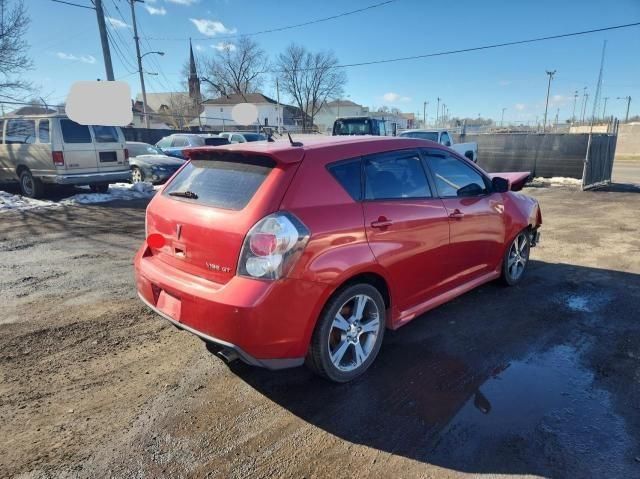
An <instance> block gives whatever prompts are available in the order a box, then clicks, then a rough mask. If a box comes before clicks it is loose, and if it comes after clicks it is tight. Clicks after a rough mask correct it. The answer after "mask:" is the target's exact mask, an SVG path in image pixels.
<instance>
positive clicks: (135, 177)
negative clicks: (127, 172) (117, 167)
mask: <svg viewBox="0 0 640 479" xmlns="http://www.w3.org/2000/svg"><path fill="white" fill-rule="evenodd" d="M131 181H132V182H133V183H140V182H141V181H142V171H140V170H139V169H138V168H133V169H132V170H131Z"/></svg>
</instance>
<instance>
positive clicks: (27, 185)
mask: <svg viewBox="0 0 640 479" xmlns="http://www.w3.org/2000/svg"><path fill="white" fill-rule="evenodd" d="M22 191H23V192H24V194H25V196H33V178H32V177H31V175H29V174H26V175H22Z"/></svg>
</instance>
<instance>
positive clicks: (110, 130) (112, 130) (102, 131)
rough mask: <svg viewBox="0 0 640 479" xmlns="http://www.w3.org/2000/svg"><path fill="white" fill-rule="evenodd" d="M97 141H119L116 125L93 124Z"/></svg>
mask: <svg viewBox="0 0 640 479" xmlns="http://www.w3.org/2000/svg"><path fill="white" fill-rule="evenodd" d="M91 128H93V135H94V136H95V137H96V143H118V130H116V127H115V126H102V125H93V126H92V127H91Z"/></svg>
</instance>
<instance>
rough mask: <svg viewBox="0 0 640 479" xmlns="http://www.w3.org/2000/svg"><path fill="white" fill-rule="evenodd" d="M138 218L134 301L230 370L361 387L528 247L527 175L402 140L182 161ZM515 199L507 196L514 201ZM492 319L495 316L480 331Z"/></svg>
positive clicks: (532, 210) (531, 223)
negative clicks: (425, 317) (401, 345)
mask: <svg viewBox="0 0 640 479" xmlns="http://www.w3.org/2000/svg"><path fill="white" fill-rule="evenodd" d="M189 154H190V155H191V158H192V160H191V162H190V163H188V164H186V165H185V167H184V168H183V169H182V170H180V172H179V173H177V174H176V175H175V176H174V177H173V178H172V179H171V180H170V181H169V182H168V183H167V185H166V186H165V188H164V190H163V191H162V193H161V194H158V195H156V196H155V197H154V198H153V199H152V201H151V202H150V204H149V206H148V207H147V212H146V229H147V234H148V236H147V238H146V240H145V242H144V243H143V244H142V246H141V247H140V249H139V250H138V252H137V254H136V257H135V261H134V264H135V277H136V284H137V290H138V294H139V296H140V298H141V299H142V301H143V302H144V303H146V304H147V305H148V306H149V307H150V308H151V309H153V310H154V311H156V312H157V313H158V314H160V315H161V316H162V317H164V318H166V319H167V320H169V321H170V322H171V323H173V324H174V325H175V326H177V327H178V328H180V329H184V330H186V331H189V332H191V333H194V334H196V335H197V336H199V337H200V338H202V339H203V340H204V341H205V342H206V343H207V344H208V347H209V348H210V350H212V351H218V352H220V353H221V354H222V355H223V356H224V357H226V358H227V359H228V360H230V359H233V358H238V357H239V358H240V359H242V360H243V361H245V362H247V363H249V364H252V365H257V366H264V367H267V368H272V369H277V368H284V367H292V366H298V365H301V364H303V363H305V362H306V364H307V365H308V366H309V367H310V368H311V369H312V370H313V371H315V372H317V373H318V374H320V375H322V376H324V377H326V378H328V379H331V380H333V381H338V382H345V381H349V380H351V379H354V378H355V377H357V376H358V375H360V374H362V373H363V372H364V371H365V370H366V369H367V368H368V367H369V366H370V365H371V363H372V362H373V361H374V359H375V357H376V355H377V354H378V351H379V349H380V345H381V344H382V339H383V336H384V333H385V328H390V329H396V328H398V327H400V326H403V325H404V324H407V323H408V322H409V321H411V320H413V319H415V318H417V317H418V316H420V315H421V314H422V313H424V312H425V311H428V310H429V309H432V308H434V307H436V306H438V305H440V304H442V303H444V302H446V301H449V300H450V299H452V298H454V297H456V296H458V295H460V294H462V293H464V292H466V291H469V290H471V289H473V288H475V287H477V286H479V285H481V284H483V283H486V282H488V281H492V280H495V279H498V278H501V279H502V281H503V282H504V283H505V284H507V285H514V284H517V283H519V282H520V281H521V280H522V278H523V276H524V273H525V269H526V267H527V264H528V260H529V250H530V247H531V246H534V245H535V244H536V243H537V242H538V239H539V234H538V228H539V227H540V225H541V223H542V216H541V213H540V208H539V206H538V203H537V201H536V200H534V199H533V198H530V197H527V196H525V195H523V194H521V193H514V192H513V190H519V189H520V188H522V186H523V185H524V182H525V181H526V179H527V178H528V176H529V173H528V172H522V173H505V174H500V176H498V175H491V174H488V173H485V172H484V171H483V170H482V169H480V168H479V167H478V166H476V165H475V164H474V163H472V162H470V161H468V160H467V159H466V158H464V157H462V156H459V155H458V154H457V153H455V152H453V151H451V150H450V149H448V148H445V147H443V146H442V145H438V144H436V143H430V144H429V145H428V146H426V145H425V142H424V141H423V140H417V139H412V138H373V137H360V138H340V139H333V140H331V141H324V142H311V143H309V144H308V145H302V144H301V143H293V144H292V145H289V144H288V143H284V142H274V143H267V144H265V143H262V144H259V145H258V144H256V143H252V144H237V145H231V146H229V147H226V148H198V149H195V150H192V151H190V153H189ZM510 190H512V191H510ZM487 321H488V322H490V321H491V318H487Z"/></svg>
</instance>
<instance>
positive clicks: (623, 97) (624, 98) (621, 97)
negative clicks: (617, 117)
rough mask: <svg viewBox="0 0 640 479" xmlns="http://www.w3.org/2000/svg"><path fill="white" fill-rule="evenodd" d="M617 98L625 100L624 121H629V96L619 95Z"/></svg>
mask: <svg viewBox="0 0 640 479" xmlns="http://www.w3.org/2000/svg"><path fill="white" fill-rule="evenodd" d="M617 99H618V100H627V114H626V115H625V118H624V122H625V123H629V107H630V106H631V96H619V97H618V98H617Z"/></svg>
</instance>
